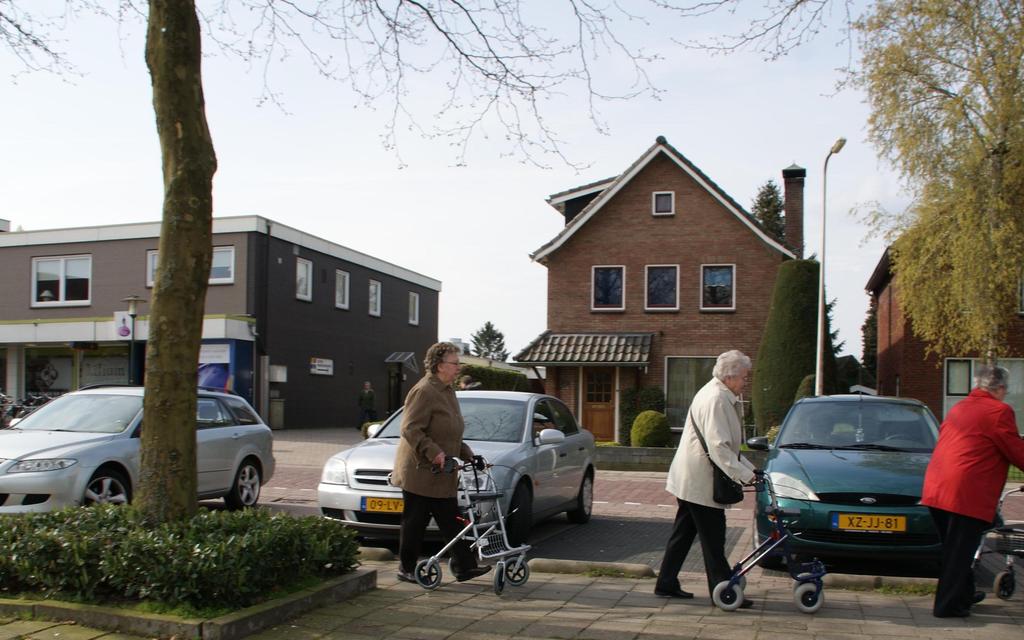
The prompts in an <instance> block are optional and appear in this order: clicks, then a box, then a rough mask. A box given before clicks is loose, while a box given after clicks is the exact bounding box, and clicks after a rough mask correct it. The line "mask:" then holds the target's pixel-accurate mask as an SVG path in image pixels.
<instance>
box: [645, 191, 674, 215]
mask: <svg viewBox="0 0 1024 640" xmlns="http://www.w3.org/2000/svg"><path fill="white" fill-rule="evenodd" d="M658 196H671V198H672V207H671V208H670V209H669V210H668V211H658ZM651 215H652V216H657V217H661V216H674V215H676V192H675V191H653V192H651Z"/></svg>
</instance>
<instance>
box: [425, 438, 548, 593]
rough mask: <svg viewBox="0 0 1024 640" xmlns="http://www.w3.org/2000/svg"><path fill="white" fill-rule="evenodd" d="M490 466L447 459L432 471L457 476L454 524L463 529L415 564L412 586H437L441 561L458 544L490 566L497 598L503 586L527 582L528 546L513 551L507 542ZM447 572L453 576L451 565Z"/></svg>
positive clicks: (478, 459)
mask: <svg viewBox="0 0 1024 640" xmlns="http://www.w3.org/2000/svg"><path fill="white" fill-rule="evenodd" d="M491 466H492V465H490V464H486V463H485V462H484V460H483V458H482V457H480V456H474V459H473V460H471V461H469V462H463V461H462V460H459V459H458V458H454V457H447V458H445V462H444V466H443V467H441V468H438V469H436V471H435V472H436V473H458V474H459V488H458V492H457V493H456V500H457V501H458V505H459V516H458V520H459V522H460V523H461V524H462V525H463V528H462V531H460V532H459V534H458V535H456V536H455V537H454V538H452V539H451V540H450V541H448V543H447V544H446V545H444V547H442V548H441V550H440V551H438V552H437V553H436V554H434V555H433V556H431V557H429V558H424V559H423V560H420V561H419V562H418V563H417V564H416V571H415V573H414V575H415V577H416V583H417V584H419V585H420V586H421V587H423V588H424V589H431V590H432V589H436V588H437V587H439V586H440V585H441V577H442V573H441V558H442V557H443V556H444V555H445V554H446V553H448V552H449V551H450V550H451V549H452V547H453V546H455V543H457V542H458V541H460V540H466V541H467V542H469V543H470V549H471V550H472V549H475V550H476V552H477V555H478V557H479V558H480V561H481V562H484V563H492V562H493V563H494V593H495V594H496V595H501V593H502V591H504V590H505V585H506V583H507V584H510V585H512V586H514V587H521V586H523V585H524V584H526V581H527V580H529V579H530V565H529V564H528V562H527V560H526V552H527V551H529V550H530V545H527V544H524V545H522V546H519V547H513V546H512V545H510V544H509V542H508V535H507V534H506V531H505V516H504V515H503V514H502V512H501V504H500V502H499V501H500V499H501V497H502V496H503V495H504V492H502V491H499V490H498V488H497V487H496V486H495V484H494V478H493V476H491V472H490V468H491ZM513 512H514V511H513ZM509 515H512V514H511V513H510V514H509ZM448 569H449V571H452V572H453V573H454V571H453V570H452V566H451V561H449V565H448Z"/></svg>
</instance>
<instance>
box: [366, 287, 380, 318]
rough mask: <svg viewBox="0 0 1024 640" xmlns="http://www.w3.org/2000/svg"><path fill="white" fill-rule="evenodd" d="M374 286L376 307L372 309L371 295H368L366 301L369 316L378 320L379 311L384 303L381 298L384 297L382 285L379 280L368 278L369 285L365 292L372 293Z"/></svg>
mask: <svg viewBox="0 0 1024 640" xmlns="http://www.w3.org/2000/svg"><path fill="white" fill-rule="evenodd" d="M374 286H376V287H377V295H376V300H377V307H376V308H374V307H373V301H374V295H373V294H372V293H370V297H369V300H368V301H367V306H368V311H369V313H370V315H371V316H373V317H375V318H379V317H380V312H381V309H382V308H383V306H384V303H383V300H382V298H383V297H384V285H383V284H381V282H380V280H374V279H373V278H370V283H369V287H368V288H367V292H372V291H373V288H374Z"/></svg>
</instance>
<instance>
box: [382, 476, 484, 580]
mask: <svg viewBox="0 0 1024 640" xmlns="http://www.w3.org/2000/svg"><path fill="white" fill-rule="evenodd" d="M402 499H403V500H405V508H404V510H403V511H402V528H401V530H400V534H399V536H400V537H399V539H398V559H399V562H400V563H401V569H402V571H404V572H405V573H412V572H413V571H414V570H415V569H416V562H417V561H418V560H419V557H420V544H421V543H422V542H423V535H424V533H426V531H427V524H428V523H429V522H430V517H431V516H433V517H434V520H435V521H436V522H437V526H438V528H439V529H440V530H441V534H442V536H443V538H444V541H445V542H446V543H447V542H448V541H449V540H451V539H452V538H454V537H455V536H457V535H459V532H460V531H462V529H463V528H465V525H463V524H461V523H460V522H459V521H458V520H456V519H455V518H456V516H458V515H459V504H458V502H456V500H455V498H428V497H426V496H421V495H418V494H415V493H409V492H408V491H402ZM452 559H453V560H452V569H453V570H454V571H455V575H457V576H458V575H461V574H463V573H465V572H466V571H469V570H470V569H474V568H476V556H475V555H474V554H473V551H472V550H471V549H470V548H469V543H468V542H466V541H465V540H459V541H458V542H457V543H455V546H454V547H452Z"/></svg>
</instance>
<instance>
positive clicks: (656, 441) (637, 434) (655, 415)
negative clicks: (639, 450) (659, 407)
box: [630, 411, 672, 447]
mask: <svg viewBox="0 0 1024 640" xmlns="http://www.w3.org/2000/svg"><path fill="white" fill-rule="evenodd" d="M630 440H631V441H632V443H633V446H634V447H667V446H668V445H669V443H670V441H671V440H672V430H671V429H669V426H668V418H666V417H665V414H664V413H660V412H658V411H644V412H641V413H640V415H638V416H637V417H636V420H634V421H633V428H632V430H631V431H630Z"/></svg>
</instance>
